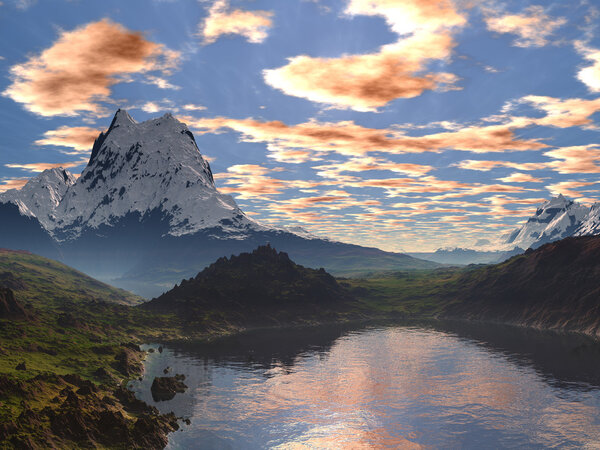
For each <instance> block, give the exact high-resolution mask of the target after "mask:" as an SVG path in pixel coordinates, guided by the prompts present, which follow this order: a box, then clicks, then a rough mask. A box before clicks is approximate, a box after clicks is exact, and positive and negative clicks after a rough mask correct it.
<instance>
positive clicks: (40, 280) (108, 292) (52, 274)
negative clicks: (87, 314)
mask: <svg viewBox="0 0 600 450" xmlns="http://www.w3.org/2000/svg"><path fill="white" fill-rule="evenodd" d="M0 286H4V287H6V288H10V289H11V290H12V291H13V292H14V293H15V295H16V296H17V297H18V299H19V300H20V301H23V302H26V303H29V304H35V305H36V306H39V305H41V304H44V305H46V306H48V305H50V304H51V303H52V302H61V301H64V300H69V301H89V300H96V301H101V302H112V303H118V304H123V305H136V304H139V303H141V302H142V299H141V298H140V297H138V296H136V295H133V294H131V293H129V292H127V291H124V290H122V289H117V288H114V287H112V286H109V285H107V284H104V283H101V282H100V281H98V280H95V279H93V278H91V277H89V276H87V275H85V274H83V273H81V272H78V271H76V270H74V269H72V268H70V267H68V266H65V265H64V264H61V263H59V262H56V261H53V260H50V259H47V258H44V257H42V256H38V255H34V254H32V253H29V252H25V251H15V250H6V249H0Z"/></svg>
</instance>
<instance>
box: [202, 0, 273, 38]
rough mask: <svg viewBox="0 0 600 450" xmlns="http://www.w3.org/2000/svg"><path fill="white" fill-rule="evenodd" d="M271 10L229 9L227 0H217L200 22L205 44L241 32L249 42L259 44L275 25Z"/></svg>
mask: <svg viewBox="0 0 600 450" xmlns="http://www.w3.org/2000/svg"><path fill="white" fill-rule="evenodd" d="M272 16H273V13H272V12H270V11H258V10H257V11H245V10H242V9H234V10H229V3H228V2H227V0H215V2H214V3H213V4H212V6H211V7H210V8H209V10H208V16H207V17H206V19H204V21H203V22H202V23H201V24H200V32H199V34H200V36H201V37H203V40H204V44H212V43H214V42H216V41H217V39H219V38H220V37H221V36H222V35H225V34H239V35H240V36H243V37H245V38H246V40H247V41H248V42H251V43H253V44H259V43H261V42H263V41H264V40H265V39H266V38H267V36H268V30H269V28H271V27H272V26H273V21H272V19H271V17H272Z"/></svg>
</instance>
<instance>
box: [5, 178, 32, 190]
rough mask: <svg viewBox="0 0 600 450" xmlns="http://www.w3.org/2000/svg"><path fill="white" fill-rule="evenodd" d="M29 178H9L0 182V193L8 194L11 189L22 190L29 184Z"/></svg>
mask: <svg viewBox="0 0 600 450" xmlns="http://www.w3.org/2000/svg"><path fill="white" fill-rule="evenodd" d="M28 181H29V178H8V179H4V180H2V181H1V182H0V192H6V191H8V190H9V189H21V188H22V187H23V186H25V185H26V184H27V182H28Z"/></svg>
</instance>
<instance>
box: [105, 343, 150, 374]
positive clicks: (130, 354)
mask: <svg viewBox="0 0 600 450" xmlns="http://www.w3.org/2000/svg"><path fill="white" fill-rule="evenodd" d="M115 360H116V361H115V363H114V364H113V367H114V368H115V369H117V370H118V371H119V372H121V373H122V374H123V375H125V376H127V377H131V376H136V375H140V374H141V373H142V372H143V370H144V367H143V365H142V354H141V352H140V350H139V347H137V350H134V349H132V348H131V347H130V346H123V347H121V350H120V351H119V352H118V353H117V354H116V355H115Z"/></svg>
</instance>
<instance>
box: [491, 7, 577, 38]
mask: <svg viewBox="0 0 600 450" xmlns="http://www.w3.org/2000/svg"><path fill="white" fill-rule="evenodd" d="M485 23H486V25H487V28H488V30H491V31H495V32H496V33H510V34H516V35H517V36H518V38H517V39H516V40H515V41H513V45H514V46H516V47H543V46H544V45H546V44H547V43H548V39H549V38H550V37H551V36H552V34H553V33H554V31H555V30H556V29H557V28H559V27H561V26H563V25H564V24H565V23H567V21H566V19H565V18H563V17H559V18H556V19H553V18H552V17H550V16H548V15H547V14H546V13H545V11H544V8H543V7H541V6H530V7H528V8H526V9H525V10H524V12H523V13H522V14H503V15H495V16H488V17H486V18H485Z"/></svg>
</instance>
